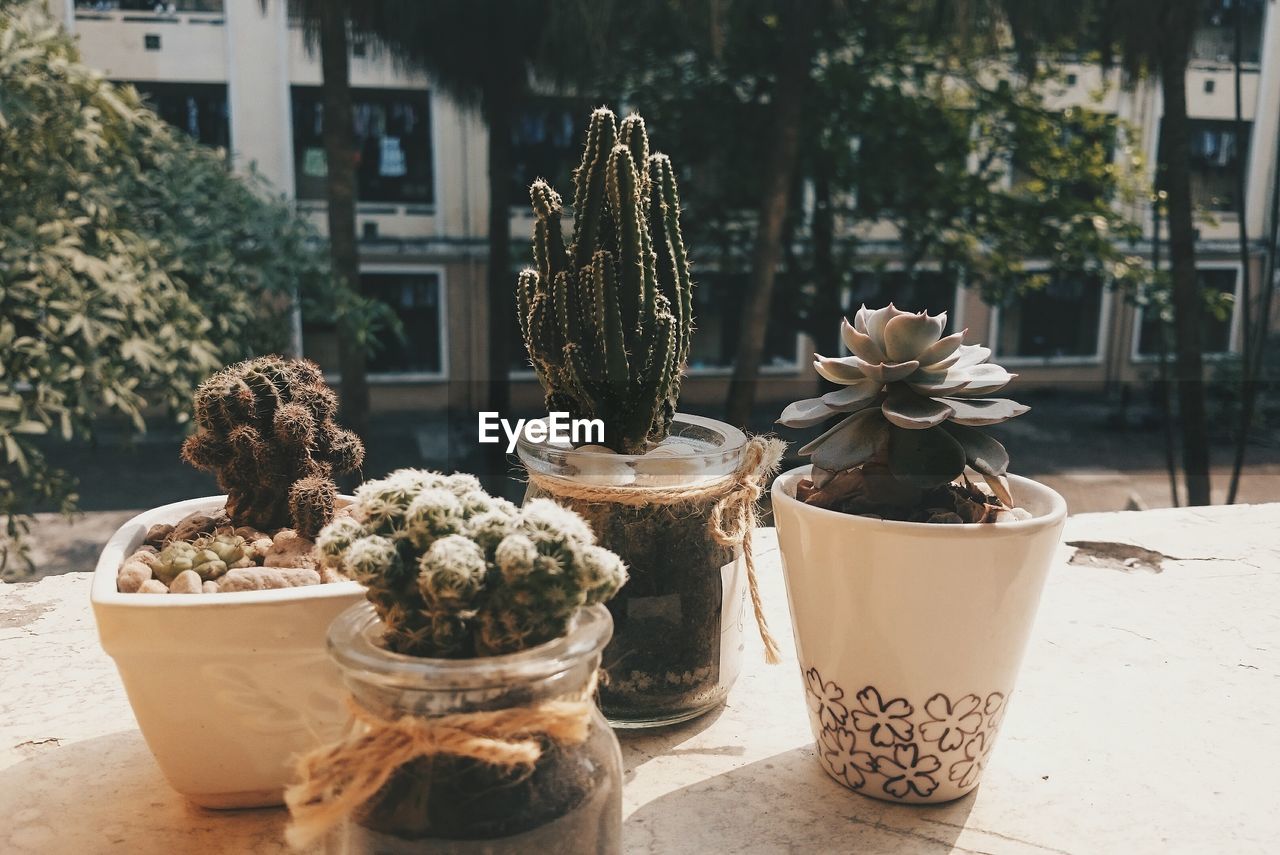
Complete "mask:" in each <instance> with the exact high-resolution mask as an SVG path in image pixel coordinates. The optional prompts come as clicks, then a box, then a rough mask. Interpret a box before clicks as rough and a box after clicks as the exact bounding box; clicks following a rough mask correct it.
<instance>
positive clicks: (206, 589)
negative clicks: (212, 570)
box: [200, 579, 218, 594]
mask: <svg viewBox="0 0 1280 855" xmlns="http://www.w3.org/2000/svg"><path fill="white" fill-rule="evenodd" d="M200 593H202V594H216V593H218V583H217V582H215V581H213V580H212V579H210V580H209V581H208V582H205V583H204V584H202V585H201V586H200Z"/></svg>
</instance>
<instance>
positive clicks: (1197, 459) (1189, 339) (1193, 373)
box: [1160, 13, 1209, 505]
mask: <svg viewBox="0 0 1280 855" xmlns="http://www.w3.org/2000/svg"><path fill="white" fill-rule="evenodd" d="M1175 14H1176V13H1175ZM1167 29H1168V30H1169V31H1168V32H1166V33H1165V34H1164V38H1165V41H1164V45H1163V50H1162V51H1161V62H1160V85H1161V89H1162V91H1163V92H1164V121H1163V123H1162V125H1161V127H1162V133H1163V135H1164V139H1163V140H1162V142H1161V145H1160V152H1161V155H1160V156H1161V159H1162V160H1163V161H1164V162H1163V164H1162V166H1163V167H1164V173H1165V182H1166V184H1165V188H1166V190H1167V192H1168V194H1169V263H1170V266H1171V268H1172V274H1173V334H1174V379H1175V380H1176V381H1177V387H1178V413H1179V419H1180V421H1181V427H1182V468H1183V474H1184V477H1185V478H1186V484H1187V504H1188V505H1207V504H1209V429H1208V416H1207V415H1206V412H1205V400H1204V399H1205V382H1204V360H1203V355H1202V345H1201V341H1200V324H1201V320H1202V318H1203V316H1204V300H1203V299H1202V297H1201V295H1200V287H1199V282H1198V281H1197V277H1196V230H1195V224H1194V222H1193V211H1192V203H1191V175H1190V160H1191V156H1190V147H1189V139H1188V137H1189V133H1188V127H1187V125H1188V122H1187V57H1188V54H1189V53H1190V26H1189V24H1188V25H1187V26H1186V30H1187V32H1186V34H1185V37H1181V36H1179V35H1178V33H1177V32H1176V31H1178V30H1179V29H1182V28H1181V27H1179V26H1173V27H1169V28H1167Z"/></svg>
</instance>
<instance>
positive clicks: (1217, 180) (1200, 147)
mask: <svg viewBox="0 0 1280 855" xmlns="http://www.w3.org/2000/svg"><path fill="white" fill-rule="evenodd" d="M1188 125H1189V127H1188V130H1189V133H1190V146H1191V200H1192V202H1193V203H1194V204H1195V205H1196V206H1197V207H1200V208H1206V209H1208V210H1210V211H1234V210H1235V207H1236V181H1237V178H1236V170H1237V169H1239V168H1240V166H1241V165H1242V164H1243V165H1245V166H1246V167H1247V164H1248V162H1249V135H1250V134H1251V133H1252V130H1253V125H1252V123H1249V122H1246V123H1245V138H1244V140H1243V141H1241V140H1238V139H1237V135H1236V123H1235V122H1234V121H1233V120H1229V119H1220V120H1218V119H1191V120H1190V121H1189V122H1188Z"/></svg>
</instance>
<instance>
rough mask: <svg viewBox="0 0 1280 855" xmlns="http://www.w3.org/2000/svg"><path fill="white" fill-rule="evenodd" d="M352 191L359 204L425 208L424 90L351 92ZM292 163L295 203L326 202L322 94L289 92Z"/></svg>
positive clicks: (313, 89) (428, 178)
mask: <svg viewBox="0 0 1280 855" xmlns="http://www.w3.org/2000/svg"><path fill="white" fill-rule="evenodd" d="M351 100H352V113H353V117H354V119H355V147H356V186H357V198H358V199H359V200H360V201H361V202H393V203H405V204H423V205H429V204H431V203H432V202H434V201H435V188H434V186H433V176H432V169H431V108H430V96H429V93H428V92H427V91H426V90H410V89H353V90H351ZM293 164H294V174H295V175H296V176H297V193H298V198H299V199H324V198H325V196H326V189H325V177H326V175H327V174H328V165H327V163H326V161H325V150H324V95H323V92H322V90H321V89H320V87H318V86H295V87H293Z"/></svg>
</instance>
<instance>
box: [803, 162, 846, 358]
mask: <svg viewBox="0 0 1280 855" xmlns="http://www.w3.org/2000/svg"><path fill="white" fill-rule="evenodd" d="M813 278H814V284H815V285H816V291H817V295H816V297H815V299H814V304H813V312H812V313H811V315H810V317H809V335H810V336H812V337H813V348H814V350H815V351H817V352H818V353H821V354H822V355H824V356H836V355H837V354H838V353H839V351H840V327H839V325H838V323H837V322H836V319H837V318H839V317H840V315H841V314H842V313H843V311H844V306H842V305H840V275H839V274H838V273H837V271H836V259H835V212H834V211H832V210H831V168H830V163H829V162H828V158H827V156H826V155H825V154H820V155H819V156H818V161H817V163H816V164H815V168H814V174H813Z"/></svg>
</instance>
